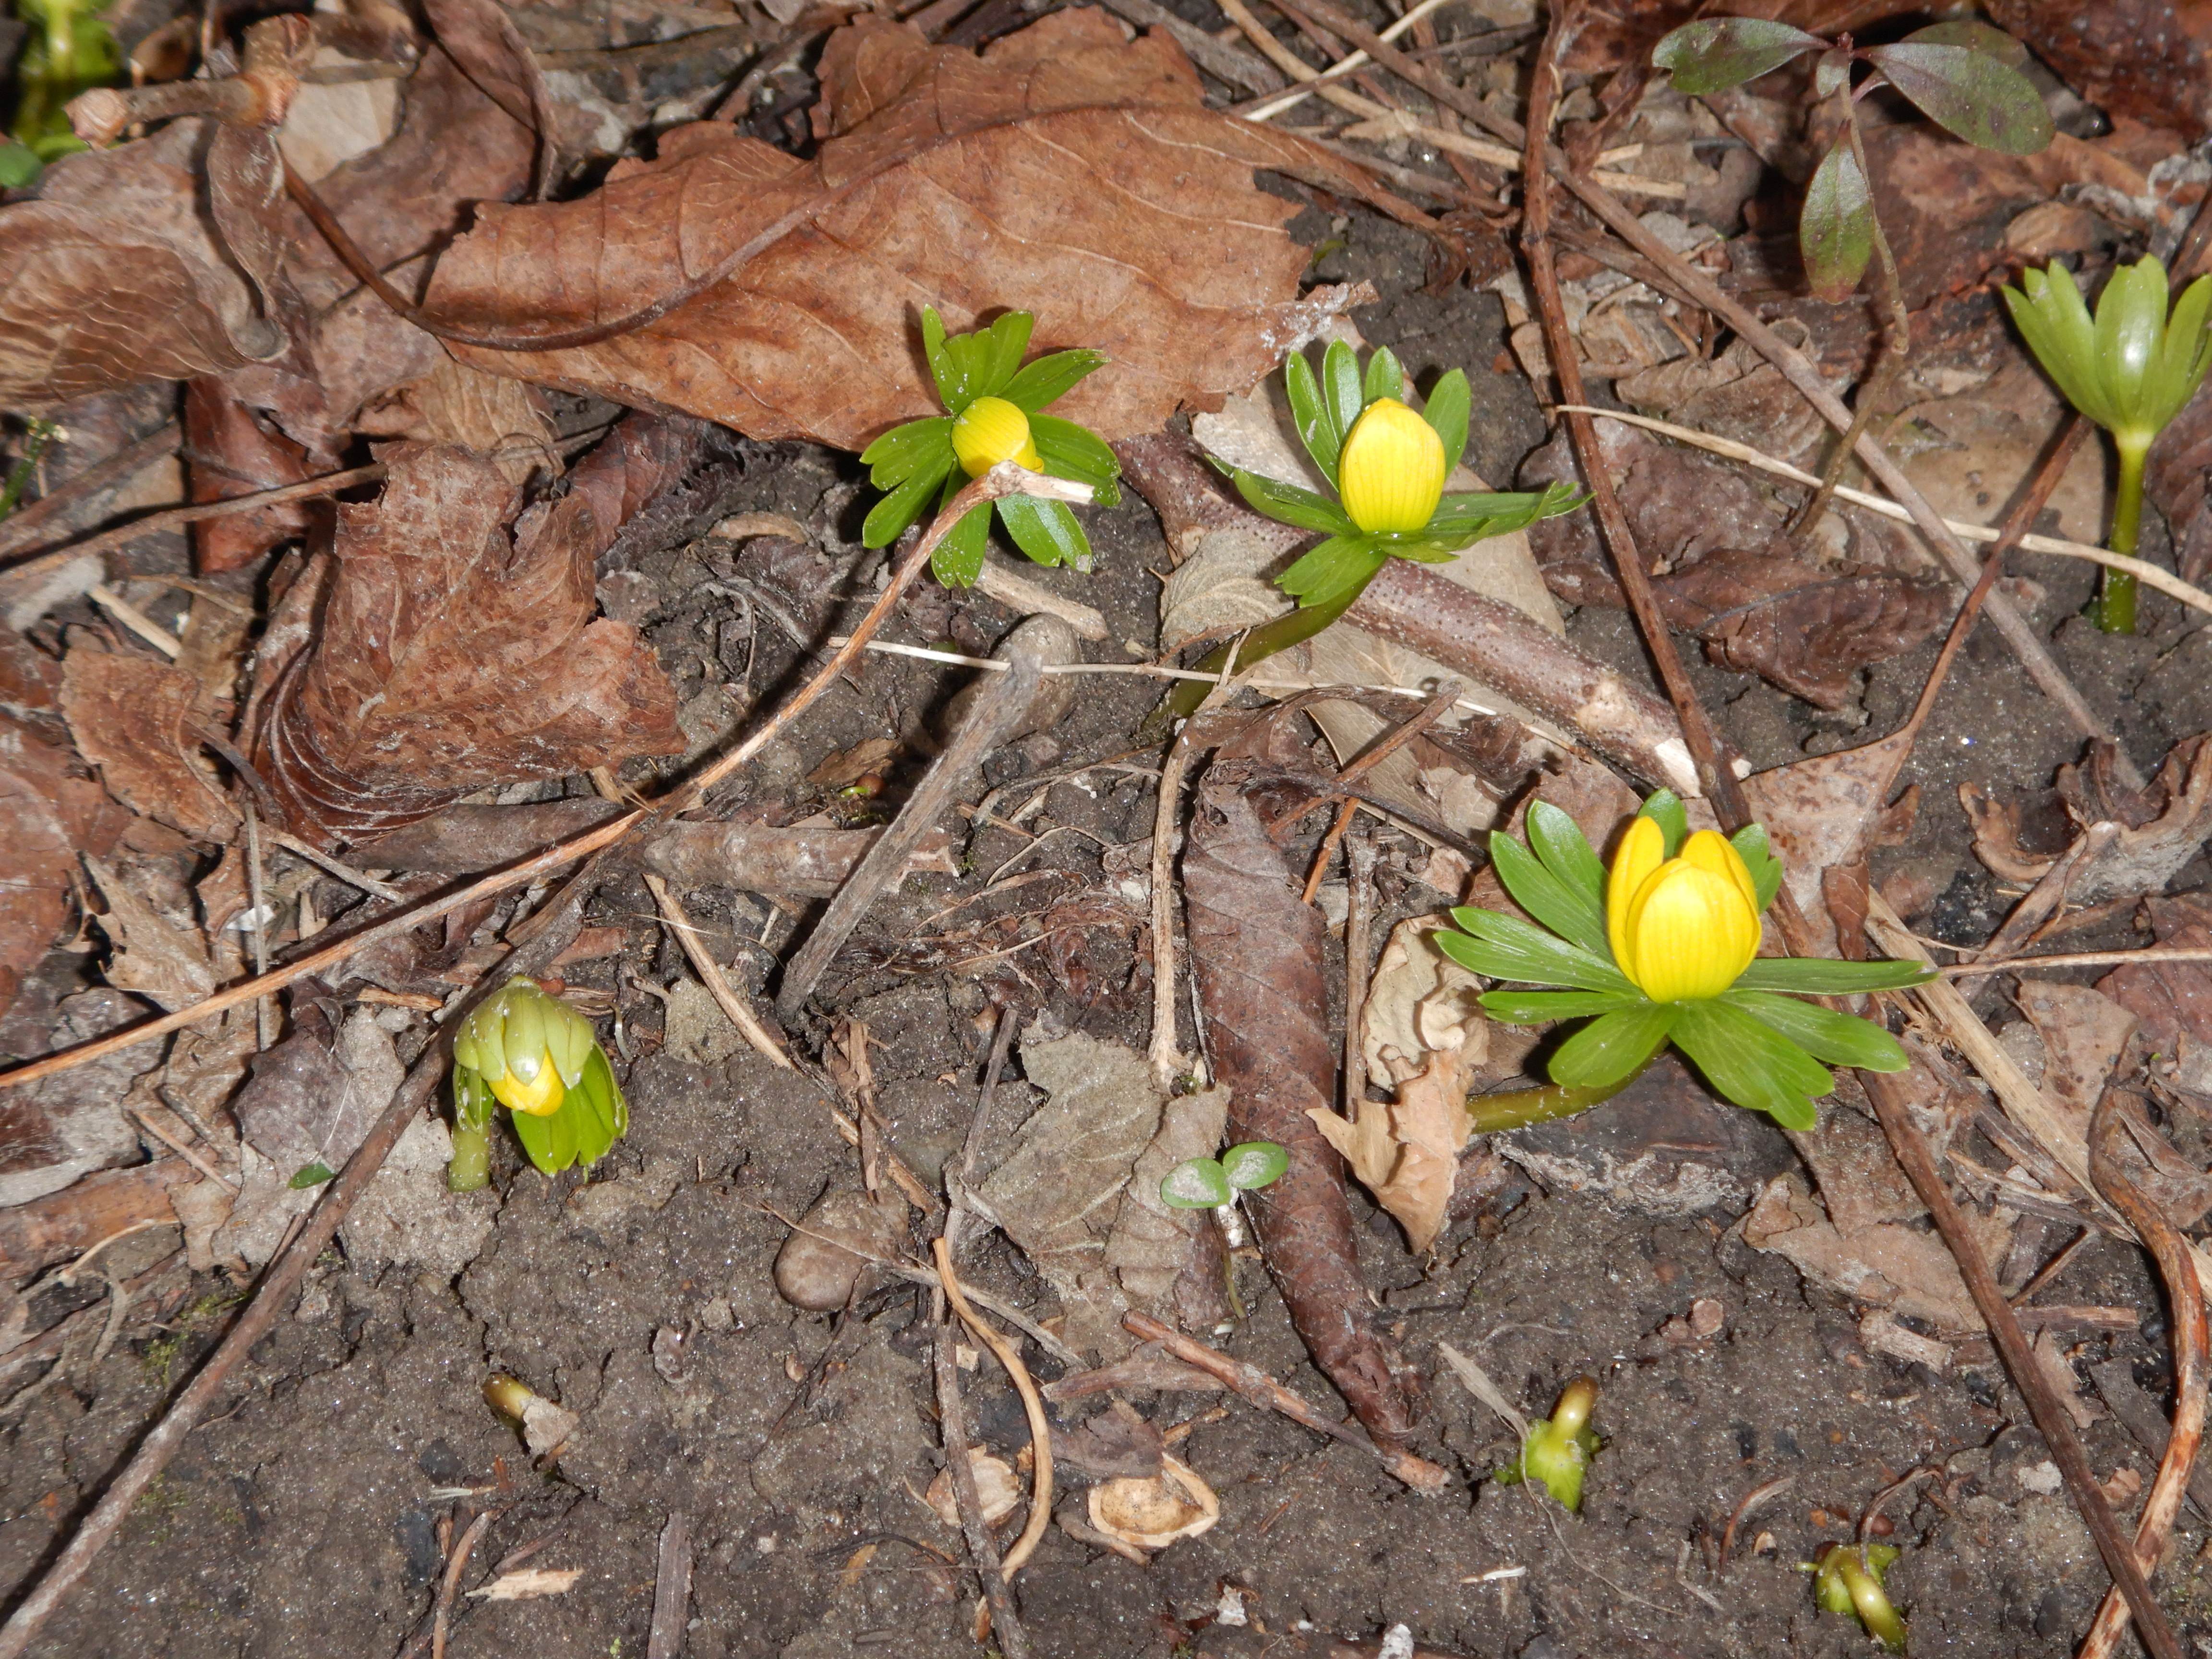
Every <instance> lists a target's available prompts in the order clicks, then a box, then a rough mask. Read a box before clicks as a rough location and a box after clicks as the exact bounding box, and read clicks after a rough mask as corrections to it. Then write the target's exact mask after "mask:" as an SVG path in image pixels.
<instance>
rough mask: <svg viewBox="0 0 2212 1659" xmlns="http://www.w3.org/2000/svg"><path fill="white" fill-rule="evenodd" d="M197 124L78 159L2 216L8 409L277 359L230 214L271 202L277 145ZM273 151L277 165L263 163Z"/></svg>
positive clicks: (53, 170)
mask: <svg viewBox="0 0 2212 1659" xmlns="http://www.w3.org/2000/svg"><path fill="white" fill-rule="evenodd" d="M227 131H230V133H231V136H230V137H224V132H223V131H219V130H218V128H217V125H216V123H214V122H212V121H208V120H203V119H200V118H191V119H187V120H181V121H177V122H173V123H172V124H171V125H168V126H167V127H164V128H163V129H162V130H161V131H160V132H158V133H156V134H155V136H154V137H151V138H145V139H141V140H139V141H138V142H137V143H130V144H125V145H122V146H121V147H119V148H118V149H111V150H101V151H97V152H88V153H83V154H80V155H70V156H65V157H64V158H63V159H62V160H61V161H57V162H55V163H54V164H53V165H52V167H49V168H47V169H46V174H45V176H44V177H43V178H42V179H40V188H39V198H38V199H37V200H36V201H31V202H17V203H14V204H10V205H9V206H6V207H0V405H5V406H8V407H10V408H16V409H25V410H47V409H52V408H55V407H57V406H58V405H59V404H63V403H65V402H67V401H68V400H69V399H70V398H79V397H83V396H85V395H86V394H88V393H90V392H105V391H109V390H111V389H113V388H115V387H118V386H128V385H129V384H131V382H132V381H134V380H149V379H166V380H185V379H189V378H190V377H191V376H192V375H195V374H208V373H210V372H211V371H216V370H222V369H229V368H241V367H243V366H244V365H246V364H247V363H249V362H256V361H258V360H260V359H264V358H269V357H273V356H276V355H277V353H279V352H280V351H282V350H283V348H284V345H285V336H284V332H283V330H282V329H280V328H279V327H277V326H276V325H275V324H274V323H273V322H271V321H270V319H269V318H268V317H267V316H265V315H264V314H263V313H262V310H261V308H260V305H259V296H258V295H257V294H256V292H255V290H254V289H253V287H252V285H251V284H249V283H247V281H246V279H245V278H244V277H242V276H240V274H239V269H238V266H239V264H248V266H249V268H251V267H252V262H251V261H250V260H247V259H244V258H234V250H233V248H232V246H231V242H230V240H229V239H228V237H226V236H225V235H224V234H223V231H222V230H221V229H218V228H217V224H218V222H219V221H221V220H222V219H224V218H225V217H226V216H232V215H236V214H241V213H246V212H250V211H252V210H257V209H258V206H259V205H260V202H261V199H262V197H263V192H264V189H265V179H261V178H257V177H253V176H251V175H252V173H254V171H255V169H254V168H252V167H251V166H250V165H248V163H250V162H251V161H253V160H258V161H260V163H261V164H262V168H263V169H264V170H265V167H266V163H267V161H268V160H269V159H270V157H273V156H274V155H275V147H274V146H273V144H271V143H270V140H269V139H268V137H266V135H264V134H259V133H256V134H252V135H250V136H248V135H244V134H239V133H237V132H236V131H235V130H227ZM262 149H265V150H266V152H267V154H266V155H261V154H260V151H261V150H262Z"/></svg>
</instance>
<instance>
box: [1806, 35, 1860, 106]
mask: <svg viewBox="0 0 2212 1659" xmlns="http://www.w3.org/2000/svg"><path fill="white" fill-rule="evenodd" d="M1850 83H1851V55H1850V52H1847V51H1845V50H1844V48H1843V47H1841V46H1831V47H1829V48H1828V50H1827V51H1826V52H1822V53H1821V54H1820V62H1819V63H1817V64H1814V65H1813V95H1814V97H1815V98H1824V99H1825V98H1832V97H1834V96H1835V95H1836V94H1838V93H1839V92H1841V91H1842V90H1843V89H1844V88H1845V87H1847V86H1849V85H1850Z"/></svg>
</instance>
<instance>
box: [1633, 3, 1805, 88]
mask: <svg viewBox="0 0 2212 1659" xmlns="http://www.w3.org/2000/svg"><path fill="white" fill-rule="evenodd" d="M1827 44H1828V43H1827V42H1826V41H1825V40H1821V39H1820V37H1819V36H1818V35H1815V34H1808V33H1805V31H1804V30H1802V29H1797V28H1792V27H1790V25H1789V24H1787V23H1771V22H1768V21H1766V20H1765V19H1764V18H1760V17H1712V18H1705V19H1703V20H1701V21H1698V22H1695V23H1685V24H1683V25H1682V27H1680V28H1678V29H1676V30H1675V31H1674V33H1671V34H1669V35H1668V36H1667V37H1666V38H1665V39H1664V40H1661V41H1660V42H1659V44H1658V45H1657V46H1655V47H1653V48H1652V52H1651V61H1652V62H1653V63H1654V64H1657V65H1658V66H1659V67H1660V68H1661V69H1663V70H1673V71H1674V86H1675V89H1676V90H1677V91H1679V92H1680V93H1681V94H1683V95H1684V96H1685V97H1688V98H1699V97H1703V96H1704V95H1705V94H1706V93H1709V92H1726V91H1727V90H1728V89H1729V88H1730V87H1740V86H1741V85H1742V84H1743V83H1744V82H1747V81H1755V80H1757V79H1758V78H1759V76H1762V75H1765V74H1766V73H1767V72H1768V71H1769V70H1778V69H1779V68H1781V67H1782V65H1783V64H1786V63H1788V62H1789V61H1790V59H1791V58H1795V57H1796V56H1797V55H1798V54H1799V53H1801V52H1818V51H1820V49H1821V48H1823V47H1824V46H1826V45H1827Z"/></svg>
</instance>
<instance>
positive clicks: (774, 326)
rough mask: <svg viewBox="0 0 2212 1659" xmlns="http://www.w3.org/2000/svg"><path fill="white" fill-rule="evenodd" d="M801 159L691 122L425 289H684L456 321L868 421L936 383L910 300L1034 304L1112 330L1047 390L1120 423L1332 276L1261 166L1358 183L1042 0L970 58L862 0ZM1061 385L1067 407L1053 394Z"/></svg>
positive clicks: (915, 407)
mask: <svg viewBox="0 0 2212 1659" xmlns="http://www.w3.org/2000/svg"><path fill="white" fill-rule="evenodd" d="M820 74H821V79H822V101H821V103H820V104H819V106H817V108H816V110H815V114H814V119H815V127H816V133H817V137H820V138H822V139H823V140H824V141H825V142H824V143H823V144H822V146H821V148H820V149H819V150H818V151H817V154H816V155H814V156H812V157H811V158H810V159H805V160H801V159H799V158H798V157H795V156H793V155H787V154H786V153H785V152H783V151H781V150H779V149H773V148H771V147H770V146H769V145H767V144H764V143H760V142H759V141H757V140H756V139H752V138H748V137H742V136H740V135H739V134H738V133H737V132H735V131H733V130H732V129H731V128H730V127H729V126H727V125H723V124H720V123H701V124H699V125H694V126H688V127H679V128H678V129H676V130H674V131H671V132H667V133H664V134H663V135H662V136H661V138H660V144H659V159H658V160H657V161H653V162H651V163H643V164H641V163H635V162H627V161H626V162H622V163H618V164H617V166H616V167H615V168H614V170H613V171H612V172H611V173H610V174H609V176H608V180H607V183H606V184H605V186H603V187H602V188H601V189H600V190H599V191H597V192H596V193H594V194H592V195H591V196H589V197H585V198H583V199H582V200H580V201H576V202H571V203H563V204H552V205H544V206H534V207H520V208H501V209H487V210H483V212H482V213H481V215H480V216H479V218H478V222H477V228H476V229H475V230H474V231H473V232H472V233H471V234H470V235H468V236H466V237H465V238H463V239H462V240H460V241H459V242H457V243H455V244H454V246H453V248H452V249H451V250H450V251H449V252H447V254H446V255H445V257H444V258H442V259H441V260H440V262H439V264H438V269H437V271H436V274H435V280H434V282H433V284H432V288H431V296H430V297H431V301H432V304H433V307H434V308H435V310H436V312H437V313H439V314H440V315H441V317H445V318H449V319H455V320H457V321H459V320H465V321H466V322H467V323H468V325H470V326H471V327H476V328H495V329H501V330H506V331H515V330H520V331H524V332H528V331H553V330H559V331H567V330H574V329H580V328H591V327H597V326H601V325H608V324H612V323H615V322H617V321H618V320H619V319H623V318H625V317H629V316H632V315H635V314H637V313H639V312H640V311H641V309H642V308H644V307H659V306H664V305H671V304H672V305H673V308H672V309H671V310H669V311H668V312H667V313H666V314H665V315H661V316H659V317H658V318H656V319H654V320H653V321H652V322H649V323H647V325H644V326H643V327H641V328H636V329H634V330H630V331H626V332H623V333H619V334H617V335H616V336H615V337H613V338H611V339H608V340H605V341H604V342H602V343H597V344H591V345H585V346H580V347H577V348H574V349H568V350H562V351H547V352H520V353H510V352H503V351H471V350H464V351H463V353H462V355H463V356H465V357H467V358H468V360H469V361H471V362H475V363H477V365H479V366H480V367H482V368H489V369H491V370H493V371H495V373H500V374H514V375H519V376H523V377H526V378H528V379H532V380H539V381H542V382H544V383H546V384H549V385H555V386H568V387H571V388H574V389H578V390H585V391H591V392H598V393H599V394H601V395H604V396H606V397H611V398H617V399H618V400H621V401H623V402H628V403H632V404H647V405H653V406H659V407H669V408H676V409H681V410H687V411H689V412H690V413H693V414H696V415H702V416H707V417H708V418H710V419H713V420H716V421H720V422H723V423H725V424H726V425H729V426H733V427H735V428H738V430H740V431H742V432H744V433H747V434H749V435H752V436H754V437H761V438H774V437H790V436H801V437H808V438H813V439H817V440H818V441H822V442H824V443H829V444H833V445H836V446H837V447H841V448H845V449H858V448H860V447H862V446H863V445H864V444H866V442H867V441H869V440H870V439H871V438H872V437H873V436H875V435H877V434H878V433H879V432H881V431H882V430H884V428H886V427H888V426H890V425H891V424H892V423H894V422H899V421H904V420H911V419H913V418H915V417H916V416H925V415H931V414H934V413H936V412H937V411H938V403H937V399H936V397H935V396H934V394H933V391H932V389H931V386H930V380H929V375H928V373H927V369H926V368H925V366H924V363H923V361H922V356H921V349H920V339H919V336H918V334H917V332H916V317H917V314H918V312H919V307H921V305H922V304H924V303H930V304H934V305H936V306H937V307H939V309H940V310H941V311H943V312H944V313H945V322H946V325H947V326H948V327H953V328H963V327H966V326H968V325H969V324H970V323H972V322H973V321H974V320H975V318H976V317H977V316H978V315H979V314H981V313H986V312H992V311H996V310H998V309H1000V308H1013V309H1022V310H1027V311H1030V312H1032V313H1035V314H1036V319H1037V321H1036V335H1035V338H1034V344H1035V347H1036V349H1039V350H1047V351H1048V350H1056V349H1062V348H1066V347H1074V346H1090V347H1095V348H1097V349H1100V350H1103V351H1104V352H1105V353H1106V354H1107V356H1109V357H1110V358H1111V359H1113V363H1114V366H1113V368H1112V369H1111V370H1110V371H1109V373H1106V374H1098V375H1095V376H1093V377H1092V378H1091V380H1087V381H1085V383H1084V384H1083V385H1082V386H1079V388H1077V390H1076V391H1075V392H1073V393H1072V394H1070V396H1069V397H1068V398H1067V399H1066V403H1065V404H1061V405H1059V406H1058V410H1065V412H1066V414H1067V416H1069V417H1070V418H1071V419H1074V420H1078V421H1081V422H1085V423H1086V424H1088V425H1090V426H1092V427H1094V428H1097V430H1098V431H1099V432H1101V433H1102V434H1103V435H1105V436H1106V437H1108V438H1109V439H1112V438H1118V437H1123V436H1127V435H1132V434H1135V433H1139V432H1146V431H1151V430H1153V429H1155V428H1158V426H1159V424H1160V423H1161V422H1162V421H1164V419H1165V418H1166V417H1167V416H1169V415H1170V414H1172V413H1173V412H1174V411H1175V410H1176V407H1177V406H1178V405H1179V404H1183V403H1186V402H1188V403H1194V404H1202V405H1208V406H1210V405H1211V404H1212V403H1213V402H1214V401H1215V400H1216V399H1218V398H1219V397H1220V396H1221V395H1222V394H1223V393H1225V392H1231V391H1235V390H1237V389H1239V388H1241V387H1243V386H1249V385H1250V384H1251V383H1252V382H1253V381H1255V380H1258V379H1259V378H1260V377H1261V375H1262V374H1265V373H1266V372H1267V370H1268V369H1269V368H1272V367H1273V364H1274V363H1275V362H1276V361H1277V360H1278V359H1279V357H1280V356H1281V355H1282V353H1283V351H1284V349H1285V348H1286V347H1288V346H1290V345H1291V344H1293V343H1296V342H1297V341H1298V340H1300V339H1302V338H1304V337H1307V336H1308V335H1310V333H1311V332H1312V331H1313V329H1314V328H1315V326H1316V325H1317V324H1318V323H1319V321H1320V320H1321V319H1322V318H1323V317H1324V316H1326V315H1327V314H1328V313H1329V311H1330V310H1332V309H1334V308H1335V307H1338V306H1340V304H1341V302H1342V301H1341V296H1340V295H1337V296H1334V297H1331V296H1329V295H1327V294H1326V293H1324V295H1318V296H1316V297H1315V298H1312V299H1309V300H1305V301H1301V300H1300V299H1299V298H1298V282H1297V279H1298V276H1299V273H1300V272H1301V271H1302V270H1304V267H1305V264H1306V259H1307V253H1306V250H1305V249H1304V247H1302V246H1299V245H1298V244H1297V243H1296V242H1294V241H1292V240H1291V239H1290V237H1289V235H1288V234H1286V232H1285V225H1286V224H1287V222H1289V220H1290V219H1291V217H1292V216H1294V215H1295V213H1296V212H1297V208H1296V205H1295V204H1291V203H1289V202H1285V201H1282V200H1280V199H1279V198H1277V197H1271V196H1267V195H1263V194H1261V192H1260V191H1257V190H1255V188H1254V187H1253V185H1252V178H1251V175H1252V170H1253V169H1254V168H1255V167H1267V168H1273V169H1277V170H1281V171H1289V172H1297V173H1304V174H1307V175H1312V176H1319V177H1322V178H1324V179H1328V180H1329V181H1330V182H1332V184H1333V185H1334V187H1335V188H1337V189H1339V190H1343V191H1359V190H1362V189H1363V188H1364V186H1363V185H1362V184H1361V183H1360V181H1359V180H1358V179H1357V178H1356V177H1355V176H1354V175H1353V174H1352V173H1350V172H1349V171H1348V170H1347V169H1346V167H1344V166H1343V165H1342V164H1341V163H1340V162H1338V161H1336V160H1335V159H1334V157H1332V156H1330V155H1327V154H1326V153H1325V152H1322V151H1320V150H1318V149H1314V148H1312V147H1310V146H1309V145H1307V144H1305V143H1304V142H1303V141H1301V140H1299V139H1297V138H1296V137H1291V136H1290V135H1288V134H1285V133H1280V132H1275V131H1270V130H1267V128H1265V127H1261V126H1256V125H1253V124H1252V123H1249V122H1244V121H1239V120H1237V119H1235V118H1231V117H1229V116H1226V115H1222V114H1218V113H1216V112H1212V111H1210V110H1207V109H1206V108H1204V107H1203V106H1202V105H1201V104H1200V87H1199V81H1198V76H1197V73H1196V71H1195V70H1193V69H1192V68H1191V66H1190V64H1189V62H1188V59H1186V58H1184V57H1183V55H1182V51H1181V49H1180V48H1179V47H1177V46H1176V45H1175V44H1174V43H1173V42H1172V41H1171V40H1170V39H1169V38H1168V37H1167V36H1166V35H1164V34H1162V33H1155V34H1151V35H1146V36H1145V37H1143V38H1141V39H1139V40H1133V41H1131V40H1124V39H1123V38H1122V29H1121V25H1120V24H1119V23H1117V22H1115V21H1112V20H1110V19H1109V18H1108V17H1107V16H1106V15H1105V14H1104V13H1103V12H1099V11H1096V10H1091V9H1078V10H1072V11H1064V12H1058V13H1054V14H1053V15H1050V16H1048V17H1046V18H1044V19H1043V20H1042V21H1039V22H1037V23H1035V24H1032V25H1031V26H1030V27H1028V28H1026V29H1024V30H1022V31H1021V32H1020V33H1017V34H1013V35H1011V36H1008V37H1007V38H1006V39H1004V40H999V41H997V42H995V43H994V44H993V45H992V46H991V47H990V48H989V49H988V50H987V52H985V53H984V54H983V55H982V56H981V58H980V59H979V58H977V57H976V56H975V54H974V53H973V52H969V51H967V50H966V49H964V48H962V47H957V46H941V47H940V46H929V45H927V44H926V43H925V42H924V41H923V40H922V38H921V34H920V33H918V32H917V31H916V30H915V29H913V28H912V27H907V26H903V25H899V24H894V23H891V22H890V21H885V20H883V19H880V18H875V17H864V18H862V19H861V20H860V21H858V22H856V23H854V24H853V25H851V26H850V27H847V28H844V29H841V30H840V31H838V32H837V33H836V34H834V35H833V36H832V37H831V38H830V41H829V46H827V47H826V48H825V49H824V51H823V58H822V64H821V70H820ZM1058 410H1056V412H1058Z"/></svg>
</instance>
